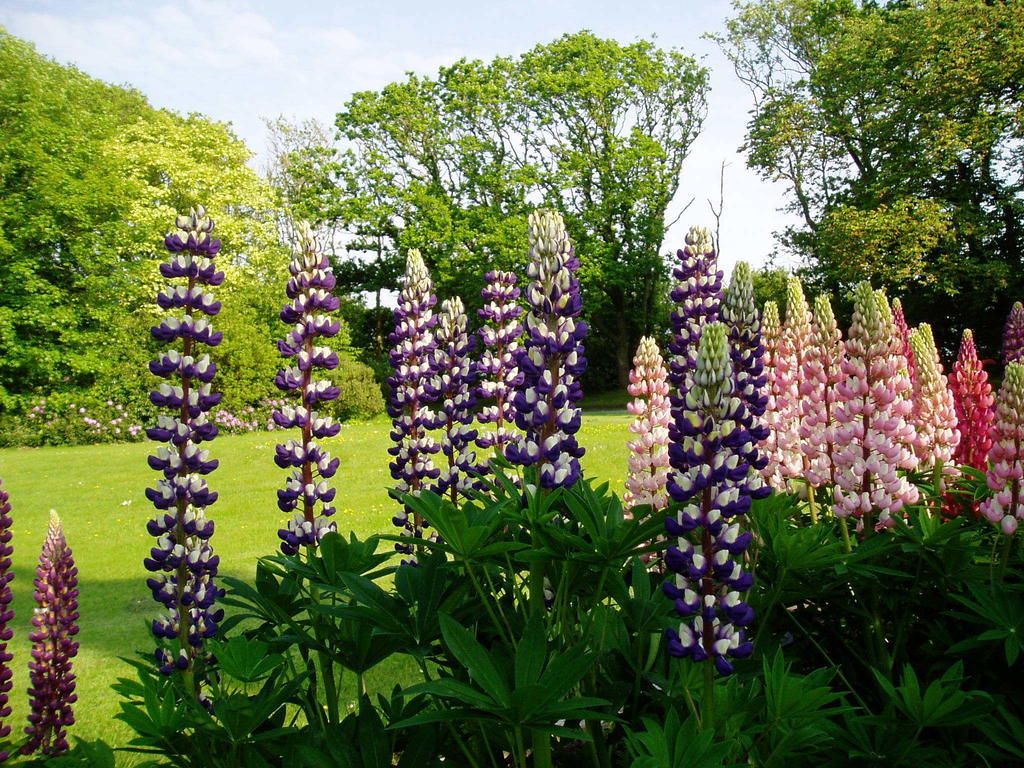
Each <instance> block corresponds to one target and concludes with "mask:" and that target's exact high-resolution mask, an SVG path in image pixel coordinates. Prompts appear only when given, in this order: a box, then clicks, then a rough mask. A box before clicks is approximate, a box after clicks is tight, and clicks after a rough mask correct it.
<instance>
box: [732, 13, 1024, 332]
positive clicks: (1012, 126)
mask: <svg viewBox="0 0 1024 768" xmlns="http://www.w3.org/2000/svg"><path fill="white" fill-rule="evenodd" d="M735 7H736V13H735V15H734V17H733V18H732V19H730V20H729V21H728V22H727V32H726V33H725V34H724V35H722V36H720V37H719V38H718V40H719V43H720V45H721V46H722V48H723V50H724V51H725V53H726V54H727V55H728V56H729V58H730V59H731V60H732V63H733V64H734V66H735V69H736V73H737V75H738V76H739V78H740V79H741V80H742V81H743V82H744V83H745V84H746V85H747V86H748V87H749V88H750V91H751V93H752V94H753V96H754V110H753V116H752V118H751V120H750V123H749V125H748V132H747V140H746V149H747V151H748V164H749V165H750V166H751V167H752V168H755V169H757V170H758V171H759V172H760V173H761V175H762V176H763V177H764V178H766V179H771V180H783V181H785V182H786V184H787V185H788V187H789V195H790V200H789V209H790V210H791V211H792V212H794V213H796V214H797V215H798V217H799V218H800V222H801V223H800V224H799V225H796V226H793V227H790V228H788V229H786V230H785V231H784V232H782V233H780V235H781V239H782V241H783V243H784V244H786V245H787V246H789V247H790V248H791V249H793V250H794V251H796V252H797V253H799V254H801V255H802V256H804V257H805V259H806V260H807V262H808V265H809V266H810V267H811V273H812V274H813V276H814V277H815V278H816V280H817V282H818V283H819V284H820V286H821V287H823V288H826V289H828V290H831V291H833V292H834V293H837V294H839V295H841V294H843V293H845V292H846V289H848V288H849V286H851V285H852V284H854V283H856V282H857V281H859V280H862V279H864V278H869V279H871V280H873V281H874V282H875V283H876V284H879V285H882V286H885V287H887V288H888V289H889V290H890V292H891V293H900V292H907V294H906V295H907V299H908V301H907V304H908V306H907V310H908V315H910V316H911V318H912V319H913V320H914V321H920V320H927V321H929V322H931V323H932V325H933V327H935V328H936V329H937V330H940V329H941V330H943V331H945V334H946V335H945V338H944V340H945V341H946V344H947V346H949V345H951V344H952V343H954V342H955V340H956V339H957V338H959V331H960V329H961V328H963V327H964V326H971V327H974V328H975V330H976V331H978V332H979V334H978V335H979V337H980V338H981V339H983V340H984V341H985V343H986V345H989V346H991V345H992V344H993V343H994V342H995V340H996V338H997V334H998V325H999V321H1000V320H1001V318H1002V317H1003V316H1005V309H1006V308H1008V307H1009V305H1010V303H1011V302H1012V300H1013V298H1014V297H1016V296H1018V295H1019V293H1020V291H1021V288H1022V287H1024V278H1022V271H1021V266H1022V264H1021V244H1022V242H1021V216H1022V213H1024V198H1022V194H1021V193H1022V192H1024V163H1022V160H1024V152H1022V144H1021V140H1022V138H1024V132H1022V116H1024V110H1022V106H1024V105H1022V93H1024V85H1022V83H1024V17H1022V12H1021V6H1020V4H1019V3H1017V2H1003V1H1002V0H992V1H991V2H988V1H986V0H957V2H949V0H901V1H900V2H890V3H874V2H863V3H858V2H856V1H855V0H754V1H752V2H737V3H736V4H735ZM951 299H953V300H951ZM979 326H980V327H979Z"/></svg>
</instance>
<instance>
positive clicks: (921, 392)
mask: <svg viewBox="0 0 1024 768" xmlns="http://www.w3.org/2000/svg"><path fill="white" fill-rule="evenodd" d="M910 345H911V347H912V349H913V352H914V360H915V362H916V366H917V378H916V380H915V381H914V398H913V402H914V408H913V411H912V413H911V423H912V424H913V425H914V429H915V430H916V432H917V439H916V441H915V442H914V453H915V454H917V460H918V466H919V467H921V468H922V469H931V468H933V467H936V466H939V467H941V466H945V465H949V464H950V462H951V461H952V460H953V453H954V452H955V451H956V447H957V445H958V444H959V443H960V432H959V430H958V429H957V420H956V407H955V406H954V405H953V393H952V392H950V391H949V384H948V383H947V382H946V376H945V375H944V374H943V373H942V363H940V362H939V351H938V349H936V347H935V338H934V337H933V336H932V328H931V326H930V325H928V323H921V325H919V326H918V327H917V328H916V329H915V330H914V332H913V333H912V334H911V335H910Z"/></svg>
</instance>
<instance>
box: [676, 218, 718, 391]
mask: <svg viewBox="0 0 1024 768" xmlns="http://www.w3.org/2000/svg"><path fill="white" fill-rule="evenodd" d="M676 256H677V257H678V259H679V264H678V265H677V266H676V267H675V269H673V270H672V276H673V277H674V278H675V281H676V282H675V285H674V286H673V287H672V293H671V298H672V301H673V302H675V304H676V309H675V310H673V312H672V315H671V321H672V339H671V340H670V341H669V345H668V351H669V370H668V379H669V383H670V384H671V385H672V399H673V404H674V406H675V407H678V406H679V405H680V404H681V403H682V399H683V396H684V395H685V394H686V392H685V389H684V387H685V386H686V381H687V374H688V373H689V372H691V371H692V370H693V366H694V365H695V364H696V362H697V347H698V345H699V344H700V334H701V329H702V328H703V327H704V325H706V324H707V323H713V322H715V321H716V320H718V312H719V305H720V304H721V301H722V273H721V271H720V270H719V269H718V256H717V255H716V253H715V248H714V244H713V243H712V240H711V233H710V232H709V231H708V230H707V229H705V228H704V227H690V231H689V232H687V233H686V246H685V247H684V248H683V249H682V250H679V251H676Z"/></svg>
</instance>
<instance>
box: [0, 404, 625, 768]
mask: <svg viewBox="0 0 1024 768" xmlns="http://www.w3.org/2000/svg"><path fill="white" fill-rule="evenodd" d="M628 424H629V416H628V415H627V414H626V413H625V412H621V413H595V414H591V415H589V416H586V417H585V418H584V422H583V429H582V431H581V434H580V442H581V444H582V445H584V446H585V447H586V448H587V454H586V456H585V457H584V459H583V466H584V471H585V472H586V474H587V476H589V477H593V478H599V479H605V480H611V481H612V482H613V484H614V487H615V489H616V491H621V488H622V480H623V477H624V474H625V468H626V447H625V443H626V440H627V439H628V434H629V433H628ZM389 428H390V424H389V423H388V422H387V421H385V420H384V419H378V420H375V421H371V422H365V423H358V424H352V425H349V426H347V427H346V428H345V429H343V430H342V432H341V434H340V435H339V436H338V437H337V438H335V439H333V440H330V441H328V444H329V447H330V450H331V451H332V452H333V453H334V454H335V455H337V456H339V457H340V458H341V469H340V470H339V472H338V474H337V476H336V478H335V481H336V485H337V487H338V489H339V493H338V500H337V507H338V515H337V521H338V528H339V530H340V531H349V530H352V531H355V532H356V534H357V535H359V536H361V537H365V536H368V535H370V534H372V533H374V532H388V533H390V532H391V530H392V528H391V524H390V518H391V514H392V509H393V505H394V502H392V501H391V500H390V499H388V496H387V492H386V490H385V489H386V487H387V485H388V483H389V481H390V477H389V475H388V470H387V459H388V457H387V454H386V453H385V450H386V448H387V444H388V432H389ZM278 436H279V435H278V434H275V433H273V432H263V433H254V434H247V435H233V436H225V437H221V438H218V439H217V440H216V442H214V443H213V444H212V445H211V448H212V452H213V454H214V455H215V456H216V457H217V458H219V459H220V461H221V465H220V468H219V469H218V470H217V471H216V472H215V473H214V474H213V475H212V476H211V477H210V485H211V487H213V488H214V489H215V490H216V491H218V492H219V493H220V499H219V500H218V502H217V503H216V504H215V505H214V506H213V507H212V508H211V516H212V517H213V518H214V519H215V520H216V522H217V531H216V534H215V536H214V539H213V544H214V548H215V549H216V551H217V552H218V554H220V556H221V571H222V573H224V574H227V575H231V576H235V577H241V578H251V577H252V575H253V574H254V573H255V567H256V560H257V558H258V557H260V556H261V555H265V554H270V553H271V552H273V551H274V549H275V548H276V546H277V535H276V532H277V528H278V526H279V523H280V522H281V520H282V515H281V513H280V512H279V511H278V509H277V506H276V503H275V499H276V496H275V490H276V489H277V487H278V485H279V484H280V483H281V482H282V480H283V478H284V474H285V473H284V471H283V470H279V469H278V468H277V466H276V465H275V464H274V463H273V459H272V457H273V450H274V444H275V443H276V441H277V438H278ZM151 450H152V447H151V445H150V444H147V443H134V444H120V445H97V446H77V447H68V448H40V449H5V450H0V477H2V478H3V481H4V487H5V488H6V489H7V491H8V492H9V493H10V495H11V504H12V505H13V508H14V511H13V516H14V547H15V551H14V557H13V560H14V569H15V574H16V575H15V580H14V582H13V589H14V607H15V610H16V611H17V616H16V618H15V620H14V628H15V635H14V640H13V641H12V643H11V647H12V650H13V652H14V654H15V661H14V663H13V665H14V674H15V677H14V689H13V691H12V696H11V700H12V705H13V707H14V712H13V714H12V716H11V719H10V723H11V724H12V725H13V726H14V729H15V731H16V732H20V729H21V728H22V726H23V725H24V723H25V715H26V710H27V702H26V696H25V693H24V692H25V689H26V687H27V683H28V679H27V678H28V673H27V666H26V665H27V663H28V659H29V655H28V651H29V642H28V631H29V617H30V616H31V611H32V579H33V576H34V570H35V563H36V559H37V557H38V553H39V548H40V546H41V545H42V541H43V538H44V537H45V533H46V524H47V520H48V515H49V510H51V509H56V510H57V512H58V513H59V514H60V515H61V519H62V520H63V522H64V529H65V531H66V534H67V538H68V542H69V544H70V545H71V547H72V549H73V550H74V553H75V560H76V562H77V564H78V569H79V581H80V584H79V587H80V590H81V596H80V609H81V614H82V618H81V633H80V635H79V640H80V642H81V650H80V652H79V655H78V658H77V659H76V660H75V672H76V674H77V675H78V695H79V699H78V704H77V705H76V707H75V712H76V717H77V720H78V722H77V724H76V725H75V726H74V728H73V729H72V731H71V733H72V734H73V735H76V736H79V737H81V738H87V739H92V738H103V739H105V740H106V741H108V742H109V743H111V744H115V745H117V744H123V743H124V742H125V741H126V740H127V737H128V729H127V728H126V727H125V726H124V725H123V724H121V723H120V722H118V721H115V720H114V715H115V714H116V713H117V712H118V711H119V709H118V702H117V697H116V696H115V695H114V694H113V693H112V692H111V690H110V685H111V683H113V682H114V681H115V680H116V679H117V678H118V677H120V676H123V675H126V674H128V673H130V669H129V668H128V667H127V666H126V665H125V664H124V662H122V661H120V659H119V657H122V656H133V655H134V654H135V653H136V652H137V651H139V650H147V651H148V650H149V649H150V648H152V638H151V636H150V635H149V631H148V628H147V627H148V621H149V620H150V618H151V616H152V615H153V613H154V609H155V607H156V604H155V603H154V602H153V600H152V599H151V598H150V595H149V592H148V590H147V589H146V587H145V579H146V572H145V570H144V569H143V567H142V558H143V557H144V556H145V555H146V553H147V552H148V550H149V547H150V546H151V542H152V539H151V537H150V536H149V535H148V534H147V533H146V531H145V524H146V521H147V520H148V519H149V518H150V516H151V514H152V507H151V506H150V505H149V502H148V501H147V500H146V498H145V496H144V495H143V490H144V489H145V487H146V485H147V484H149V483H152V482H154V480H155V473H154V472H153V471H152V470H150V469H149V467H148V466H147V465H146V456H147V454H148V453H149V452H150V451H151ZM401 674H403V672H402V670H401V669H400V668H399V667H397V666H394V667H383V668H379V669H377V670H376V675H372V676H370V677H369V678H368V682H369V683H370V684H371V685H374V684H375V685H374V687H377V688H378V689H384V688H388V689H389V688H390V687H391V685H392V684H393V681H394V680H395V678H396V676H398V675H401ZM128 764H130V761H126V762H125V765H128Z"/></svg>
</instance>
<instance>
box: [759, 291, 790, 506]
mask: <svg viewBox="0 0 1024 768" xmlns="http://www.w3.org/2000/svg"><path fill="white" fill-rule="evenodd" d="M761 338H762V340H763V343H764V370H765V374H766V375H765V394H766V395H767V397H768V402H767V403H766V405H765V411H764V423H765V426H766V427H767V429H768V434H767V435H765V437H764V438H763V439H762V440H761V445H760V449H761V454H762V455H763V456H764V457H765V459H767V461H766V462H765V465H764V467H762V468H761V476H762V477H763V478H764V479H765V481H766V482H767V483H768V484H769V485H770V486H771V487H772V488H774V489H775V490H777V491H783V492H784V491H786V490H787V488H786V479H785V477H784V476H783V474H782V471H781V467H782V462H781V461H780V459H781V458H783V452H782V445H780V440H779V433H780V432H784V431H785V429H786V421H785V418H784V417H785V413H786V408H787V403H788V402H789V397H788V395H787V392H786V390H785V386H784V384H785V379H784V378H783V377H782V376H780V367H781V368H782V369H783V370H785V369H786V368H787V367H788V365H789V364H788V362H787V357H786V348H785V344H784V343H783V336H782V322H781V320H780V319H779V306H778V304H776V303H775V302H774V301H766V302H765V303H764V312H763V314H762V317H761ZM782 443H783V444H784V443H785V440H783V441H782Z"/></svg>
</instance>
